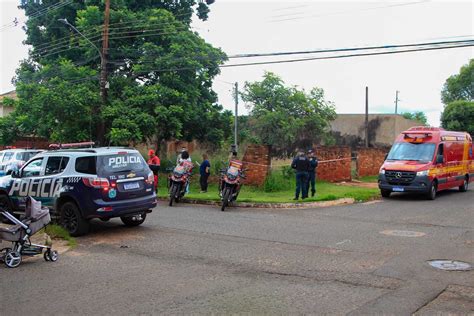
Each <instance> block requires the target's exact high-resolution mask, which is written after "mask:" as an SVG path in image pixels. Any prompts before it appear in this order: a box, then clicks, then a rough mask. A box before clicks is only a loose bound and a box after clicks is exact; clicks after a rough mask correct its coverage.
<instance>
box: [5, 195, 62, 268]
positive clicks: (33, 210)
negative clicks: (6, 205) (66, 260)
mask: <svg viewBox="0 0 474 316" xmlns="http://www.w3.org/2000/svg"><path fill="white" fill-rule="evenodd" d="M0 214H2V215H3V216H4V217H6V218H7V219H8V220H9V221H11V222H12V223H13V224H14V225H12V226H10V227H0V242H1V241H2V240H5V241H11V242H12V248H3V249H1V250H0V261H3V262H4V263H5V265H6V266H7V267H8V268H16V267H18V266H19V265H20V263H21V260H22V256H35V255H39V254H42V253H43V250H45V252H44V259H45V260H46V261H51V262H55V261H57V260H58V252H57V251H55V250H52V249H51V246H45V245H35V244H32V243H31V240H30V237H31V236H33V235H34V234H35V233H36V232H38V231H39V230H40V229H42V228H43V227H45V226H46V225H48V224H49V223H50V222H51V217H50V215H49V209H48V208H47V207H41V202H38V201H36V200H34V199H33V198H32V197H27V199H26V209H25V219H23V220H21V221H20V220H18V219H17V218H16V217H14V216H13V215H12V214H10V213H9V212H7V211H5V210H3V209H0Z"/></svg>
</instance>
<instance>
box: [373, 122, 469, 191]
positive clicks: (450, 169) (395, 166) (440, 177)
mask: <svg viewBox="0 0 474 316" xmlns="http://www.w3.org/2000/svg"><path fill="white" fill-rule="evenodd" d="M473 151H474V146H473V143H472V138H471V136H470V135H469V134H468V133H464V132H451V131H446V130H444V129H442V128H437V127H425V126H422V127H412V128H410V129H409V130H406V131H404V132H402V133H401V134H400V135H399V136H398V137H397V138H396V140H395V143H394V144H393V146H392V148H391V150H390V152H389V153H388V155H387V157H386V159H385V162H384V163H383V165H382V167H381V168H380V172H379V180H378V185H379V189H380V193H381V194H382V196H383V197H389V196H390V194H391V193H392V192H415V193H420V194H424V195H426V197H427V198H428V199H430V200H434V199H435V198H436V194H437V192H439V191H442V190H447V189H451V188H459V191H461V192H465V191H467V190H468V187H469V183H470V182H472V181H474V153H473Z"/></svg>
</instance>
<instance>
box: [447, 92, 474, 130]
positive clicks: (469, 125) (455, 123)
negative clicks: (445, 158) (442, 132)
mask: <svg viewBox="0 0 474 316" xmlns="http://www.w3.org/2000/svg"><path fill="white" fill-rule="evenodd" d="M441 124H442V126H443V127H444V128H446V129H448V130H452V131H460V132H468V133H469V134H471V135H474V102H469V101H463V100H458V101H454V102H451V103H450V104H448V105H447V106H446V107H445V108H444V112H443V114H442V115H441Z"/></svg>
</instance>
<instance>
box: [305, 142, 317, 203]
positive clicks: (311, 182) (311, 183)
mask: <svg viewBox="0 0 474 316" xmlns="http://www.w3.org/2000/svg"><path fill="white" fill-rule="evenodd" d="M308 157H309V169H308V188H307V189H306V192H308V193H309V188H310V187H311V196H314V195H315V194H316V168H317V167H318V158H317V157H316V156H315V155H314V151H312V150H309V151H308Z"/></svg>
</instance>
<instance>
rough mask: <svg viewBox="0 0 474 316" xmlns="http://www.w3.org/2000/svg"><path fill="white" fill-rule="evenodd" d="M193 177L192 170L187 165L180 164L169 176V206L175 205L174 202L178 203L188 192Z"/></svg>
mask: <svg viewBox="0 0 474 316" xmlns="http://www.w3.org/2000/svg"><path fill="white" fill-rule="evenodd" d="M190 178H191V171H190V170H189V169H188V168H186V166H185V165H178V166H176V167H175V168H174V169H173V172H172V173H171V174H170V176H169V178H168V184H169V194H170V201H169V206H173V202H176V203H178V202H179V200H180V199H181V198H182V197H183V196H184V195H185V194H186V190H187V187H188V185H189V179H190Z"/></svg>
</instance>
